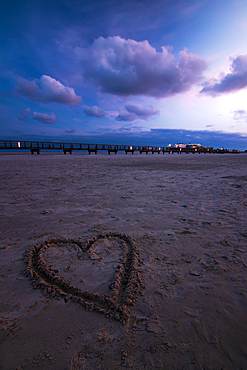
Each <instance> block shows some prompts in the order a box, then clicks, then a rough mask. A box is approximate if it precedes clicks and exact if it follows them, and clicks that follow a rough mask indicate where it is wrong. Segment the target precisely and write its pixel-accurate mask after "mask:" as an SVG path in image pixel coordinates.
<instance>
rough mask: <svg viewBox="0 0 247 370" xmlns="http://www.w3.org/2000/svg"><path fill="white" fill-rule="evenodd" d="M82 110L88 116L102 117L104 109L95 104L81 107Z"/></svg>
mask: <svg viewBox="0 0 247 370" xmlns="http://www.w3.org/2000/svg"><path fill="white" fill-rule="evenodd" d="M83 112H84V113H85V114H86V115H87V116H88V117H96V118H102V117H105V111H104V110H103V109H101V108H99V107H97V106H95V105H94V106H93V107H85V108H84V109H83Z"/></svg>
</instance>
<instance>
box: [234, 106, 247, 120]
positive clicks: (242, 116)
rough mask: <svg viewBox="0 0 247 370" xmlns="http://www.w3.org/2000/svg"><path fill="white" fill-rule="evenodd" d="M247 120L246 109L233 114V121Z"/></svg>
mask: <svg viewBox="0 0 247 370" xmlns="http://www.w3.org/2000/svg"><path fill="white" fill-rule="evenodd" d="M246 118H247V112H246V111H245V110H244V109H239V110H235V111H234V112H233V119H235V120H241V119H246Z"/></svg>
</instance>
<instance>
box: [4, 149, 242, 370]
mask: <svg viewBox="0 0 247 370" xmlns="http://www.w3.org/2000/svg"><path fill="white" fill-rule="evenodd" d="M246 169H247V154H223V155H219V154H218V155H217V154H206V155H204V154H200V155H199V154H195V155H193V154H189V155H186V154H183V155H177V154H173V155H168V154H165V155H158V154H154V155H151V154H149V155H143V154H142V155H140V154H134V155H131V154H129V155H125V154H117V155H113V154H112V155H110V156H108V155H106V154H98V155H90V156H89V155H88V154H83V155H82V154H74V153H73V154H72V155H66V156H65V155H63V154H60V153H59V154H58V153H56V154H55V153H54V154H50V153H49V154H46V153H41V155H39V156H38V155H34V156H31V155H30V153H27V154H1V155H0V171H1V200H0V210H1V212H0V219H1V224H0V225H1V226H0V232H1V233H0V252H1V259H0V265H1V266H0V268H1V270H0V271H1V272H0V298H1V306H0V307H1V320H0V358H1V361H0V369H3V370H10V369H28V370H31V369H40V368H43V369H48V370H49V369H58V370H63V369H64V370H65V369H71V370H75V369H78V370H79V369H115V368H116V369H129V368H130V369H131V368H132V369H216V370H217V369H245V368H247V324H246V315H247V292H246V285H247V223H246V219H247V172H246Z"/></svg>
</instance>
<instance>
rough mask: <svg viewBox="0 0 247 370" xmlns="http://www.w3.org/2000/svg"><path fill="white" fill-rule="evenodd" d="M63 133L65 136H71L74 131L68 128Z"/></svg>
mask: <svg viewBox="0 0 247 370" xmlns="http://www.w3.org/2000/svg"><path fill="white" fill-rule="evenodd" d="M64 132H66V134H73V133H74V132H75V130H74V129H73V128H69V129H67V130H65V131H64Z"/></svg>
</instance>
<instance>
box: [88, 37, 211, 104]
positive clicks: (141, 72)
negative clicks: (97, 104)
mask: <svg viewBox="0 0 247 370" xmlns="http://www.w3.org/2000/svg"><path fill="white" fill-rule="evenodd" d="M179 56H180V60H179V62H178V63H177V62H176V60H175V57H174V55H173V54H172V53H171V52H170V48H169V47H162V51H161V52H157V51H156V49H155V48H153V47H152V46H151V45H150V44H149V43H148V41H147V40H145V41H140V42H137V41H135V40H130V39H128V40H125V39H123V38H121V37H119V36H114V37H107V38H103V37H99V38H98V39H97V40H95V41H94V43H93V45H92V46H91V48H90V49H88V50H87V56H86V57H85V59H84V60H83V68H84V78H85V80H86V81H88V82H90V83H93V84H94V85H96V86H98V87H100V89H101V91H103V92H107V93H111V94H116V95H120V96H129V95H147V96H154V97H157V98H162V97H163V98H164V97H169V96H173V95H176V94H178V93H182V92H185V91H188V90H189V89H190V88H191V86H192V85H194V84H195V83H197V82H198V81H199V80H200V79H201V77H202V72H203V71H204V70H205V69H206V68H207V65H206V62H205V61H204V60H203V59H202V58H200V57H199V56H197V55H195V54H191V53H188V52H187V51H186V50H183V51H181V52H180V53H179Z"/></svg>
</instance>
